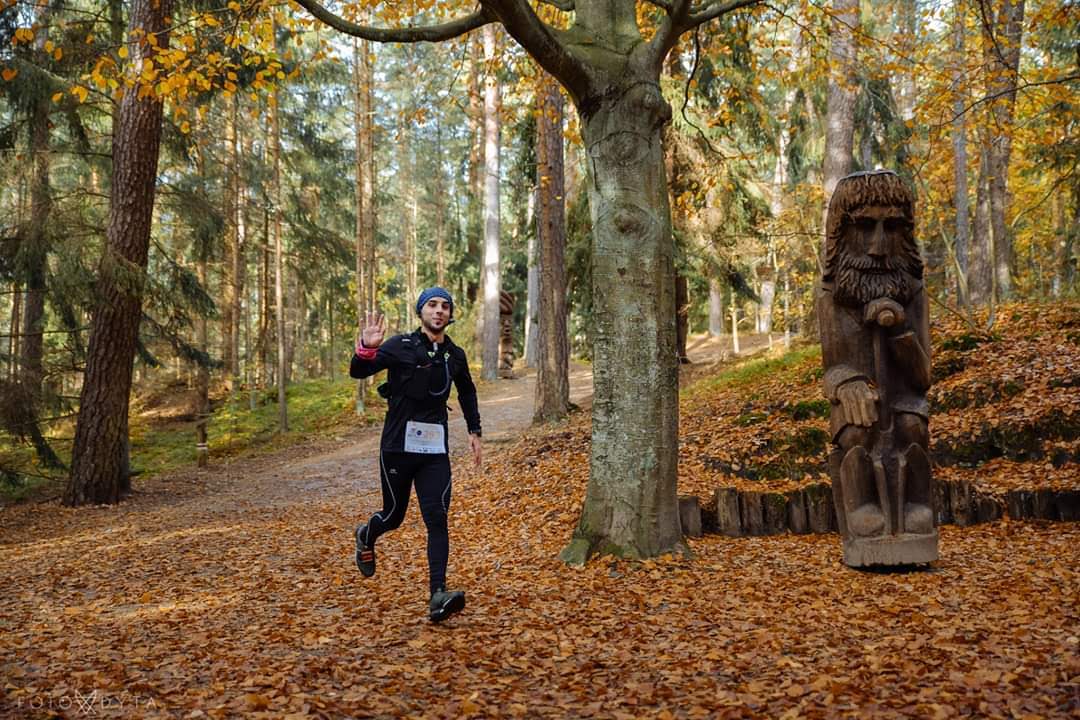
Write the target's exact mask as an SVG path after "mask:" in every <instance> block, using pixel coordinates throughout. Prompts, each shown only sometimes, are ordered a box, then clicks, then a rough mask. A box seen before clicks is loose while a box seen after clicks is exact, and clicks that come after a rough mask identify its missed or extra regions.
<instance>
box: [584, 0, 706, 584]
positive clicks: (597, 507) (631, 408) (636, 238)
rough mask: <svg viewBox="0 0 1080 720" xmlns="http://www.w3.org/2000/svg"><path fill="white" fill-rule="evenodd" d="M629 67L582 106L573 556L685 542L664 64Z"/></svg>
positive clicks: (607, 77) (610, 76)
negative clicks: (587, 331)
mask: <svg viewBox="0 0 1080 720" xmlns="http://www.w3.org/2000/svg"><path fill="white" fill-rule="evenodd" d="M626 9H627V11H629V12H632V9H633V8H632V6H631V7H629V8H626ZM623 20H624V21H625V19H623ZM616 22H618V19H617V20H616ZM597 59H598V60H599V59H600V58H597ZM634 65H635V63H634V62H633V56H632V55H631V58H630V61H629V62H627V63H626V65H625V66H623V67H617V68H612V70H613V72H607V73H604V76H603V79H602V81H600V82H598V89H599V90H600V92H598V93H597V94H596V95H595V96H592V97H588V98H585V99H584V101H586V102H588V103H589V105H588V106H587V107H584V108H583V107H582V105H583V104H585V103H584V102H583V101H581V100H579V106H578V112H579V113H580V115H581V118H582V136H583V137H584V140H585V147H586V149H587V152H588V157H589V173H590V177H589V184H588V187H589V205H590V210H591V216H592V227H593V234H592V257H593V298H594V303H595V305H594V313H595V319H596V336H595V347H594V352H593V357H594V365H593V387H594V399H593V413H592V415H593V419H592V455H591V458H590V466H589V487H588V491H587V493H586V496H585V504H584V506H583V507H582V510H581V519H580V520H579V522H578V526H577V529H576V530H575V532H574V538H573V540H572V541H571V543H570V544H569V545H568V546H567V547H566V549H564V550H563V554H562V557H563V559H564V560H565V561H566V562H569V563H571V564H580V563H582V562H584V561H585V560H586V559H587V558H588V557H589V556H590V555H592V554H593V553H595V552H601V553H605V554H607V553H610V554H613V555H617V556H621V557H651V556H656V555H659V554H661V553H664V552H669V551H673V550H679V551H681V550H683V549H684V545H683V542H682V530H681V527H680V524H679V508H678V499H677V493H676V478H677V459H678V427H679V417H678V413H679V405H678V366H677V364H676V359H675V282H674V280H675V265H674V251H675V246H674V240H673V238H672V235H671V209H670V207H669V206H668V191H667V178H666V177H665V172H664V156H663V149H662V147H661V130H662V128H663V126H664V124H665V123H667V122H668V121H669V120H670V119H671V108H670V107H669V106H668V104H667V102H666V101H665V100H664V98H663V95H661V93H660V85H659V69H658V68H657V69H656V70H655V71H652V72H650V71H649V70H647V69H645V68H640V67H634Z"/></svg>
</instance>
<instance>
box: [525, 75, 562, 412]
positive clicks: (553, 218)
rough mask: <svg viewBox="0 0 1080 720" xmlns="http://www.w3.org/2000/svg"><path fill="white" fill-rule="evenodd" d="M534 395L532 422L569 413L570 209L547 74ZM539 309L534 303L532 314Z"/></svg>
mask: <svg viewBox="0 0 1080 720" xmlns="http://www.w3.org/2000/svg"><path fill="white" fill-rule="evenodd" d="M536 92H537V105H538V108H537V109H538V117H537V121H536V175H537V178H536V184H537V198H538V199H537V203H536V204H537V222H536V245H537V253H536V254H537V258H536V260H537V262H536V275H537V295H538V296H539V303H537V304H538V305H539V307H538V312H537V316H538V317H537V320H538V324H539V328H538V332H537V339H536V355H537V365H536V390H535V402H534V404H533V422H552V421H555V420H559V419H561V418H564V417H566V414H567V413H568V412H569V410H570V376H569V373H570V341H569V337H568V336H567V333H566V312H567V310H566V267H565V262H564V254H565V248H566V206H565V199H564V198H565V194H566V193H565V188H564V184H565V169H564V167H563V130H562V126H563V98H562V93H561V92H560V91H559V86H558V84H557V83H556V82H555V81H554V80H553V79H552V78H550V77H549V76H547V75H544V76H543V79H542V80H541V82H540V84H539V86H538V87H537V91H536ZM533 307H536V305H534V303H533V302H532V301H530V303H529V309H530V311H531V310H532V308H533Z"/></svg>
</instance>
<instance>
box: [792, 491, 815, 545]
mask: <svg viewBox="0 0 1080 720" xmlns="http://www.w3.org/2000/svg"><path fill="white" fill-rule="evenodd" d="M787 511H788V512H787V525H788V529H789V530H791V532H793V533H794V534H796V535H805V534H807V533H808V532H810V518H809V516H808V515H807V513H806V493H805V492H804V491H803V490H794V491H792V492H791V493H789V494H788V502H787Z"/></svg>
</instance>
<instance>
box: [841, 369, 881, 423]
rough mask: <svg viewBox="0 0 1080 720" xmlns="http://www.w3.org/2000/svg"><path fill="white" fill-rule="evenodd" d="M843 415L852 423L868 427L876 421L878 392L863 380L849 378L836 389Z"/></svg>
mask: <svg viewBox="0 0 1080 720" xmlns="http://www.w3.org/2000/svg"><path fill="white" fill-rule="evenodd" d="M836 397H837V399H838V400H839V401H840V407H841V408H843V410H844V417H845V418H846V419H847V421H848V423H850V424H852V425H862V426H863V427H870V426H871V425H872V424H874V423H875V422H877V419H878V411H877V401H878V392H877V390H875V389H874V388H872V387H870V386H869V385H867V384H866V382H865V381H863V380H851V381H849V382H846V383H844V384H843V385H841V386H840V387H839V388H838V389H837V391H836Z"/></svg>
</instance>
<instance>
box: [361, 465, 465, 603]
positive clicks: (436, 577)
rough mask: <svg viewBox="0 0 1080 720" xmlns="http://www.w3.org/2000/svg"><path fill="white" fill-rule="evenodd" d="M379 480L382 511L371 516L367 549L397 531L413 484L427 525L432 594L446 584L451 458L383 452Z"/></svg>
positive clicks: (366, 539)
mask: <svg viewBox="0 0 1080 720" xmlns="http://www.w3.org/2000/svg"><path fill="white" fill-rule="evenodd" d="M379 475H380V477H381V478H382V480H381V485H382V497H383V506H382V510H380V511H379V512H377V513H375V514H374V515H372V516H371V520H369V521H368V524H367V535H366V537H364V538H363V540H364V542H365V543H366V544H367V545H369V546H374V545H375V541H376V540H378V539H379V536H380V535H382V534H383V533H385V532H389V531H390V530H394V529H396V528H397V527H398V526H399V525H401V521H402V520H404V519H405V510H406V509H407V508H408V507H409V494H410V488H411V487H412V485H413V484H414V483H415V485H416V498H417V500H419V502H420V514H421V515H423V517H424V524H425V525H426V526H427V556H428V573H429V575H428V579H429V584H430V587H431V591H432V592H435V590H437V589H438V588H441V587H444V586H445V585H446V561H447V558H448V557H449V555H450V539H449V536H448V534H447V530H446V511H447V510H448V509H449V508H450V484H451V483H450V458H449V457H448V456H447V455H421V454H417V453H396V452H382V453H380V454H379Z"/></svg>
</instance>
